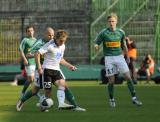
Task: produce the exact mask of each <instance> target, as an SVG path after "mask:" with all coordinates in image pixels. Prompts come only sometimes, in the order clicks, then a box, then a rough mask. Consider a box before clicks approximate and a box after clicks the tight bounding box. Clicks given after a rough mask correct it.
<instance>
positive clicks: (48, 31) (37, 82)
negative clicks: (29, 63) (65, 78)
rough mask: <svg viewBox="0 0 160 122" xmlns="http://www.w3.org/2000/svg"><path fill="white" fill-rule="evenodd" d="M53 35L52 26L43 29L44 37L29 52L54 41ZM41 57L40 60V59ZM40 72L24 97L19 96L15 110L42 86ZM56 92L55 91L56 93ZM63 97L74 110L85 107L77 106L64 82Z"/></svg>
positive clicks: (65, 105) (62, 106) (19, 108)
mask: <svg viewBox="0 0 160 122" xmlns="http://www.w3.org/2000/svg"><path fill="white" fill-rule="evenodd" d="M53 36H54V31H53V29H52V28H47V29H46V31H45V35H44V39H40V40H38V41H37V42H36V43H35V44H34V45H33V47H32V48H31V52H36V51H37V50H38V49H39V48H41V47H42V46H43V45H44V44H46V43H47V42H48V43H52V42H54V40H53ZM39 56H40V64H42V62H43V59H42V58H41V57H42V55H39ZM30 57H32V54H30ZM41 59H42V60H41ZM41 77H42V74H40V79H39V78H38V80H35V82H34V86H33V88H32V90H30V91H28V92H27V93H26V94H25V95H24V97H22V98H21V100H20V101H19V102H18V103H17V111H20V110H21V108H22V106H23V103H24V102H25V101H26V100H28V99H29V98H30V97H32V96H34V95H35V94H36V93H37V92H38V91H39V89H40V88H42V81H41V80H42V78H41ZM55 85H56V86H59V85H57V84H55ZM58 92H60V90H58ZM58 92H57V93H58ZM64 92H65V98H66V100H67V101H68V102H70V103H71V104H72V105H73V106H74V110H76V111H85V109H83V108H80V107H79V106H78V104H77V103H76V101H75V98H74V96H73V94H72V93H71V91H70V89H69V88H68V86H67V85H66V84H65V90H64ZM67 107H71V105H68V104H65V103H64V102H63V104H62V103H61V104H59V108H67Z"/></svg>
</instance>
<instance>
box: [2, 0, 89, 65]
mask: <svg viewBox="0 0 160 122" xmlns="http://www.w3.org/2000/svg"><path fill="white" fill-rule="evenodd" d="M90 2H91V0H0V15H1V16H0V65H2V64H16V63H17V60H18V58H19V52H18V47H19V43H20V41H21V39H22V37H24V36H25V27H26V26H28V25H29V24H31V25H34V26H35V27H36V37H37V38H40V37H42V36H43V32H44V29H45V28H46V27H48V26H50V27H53V28H54V29H55V30H57V29H65V30H66V31H68V32H69V39H68V40H69V41H67V45H69V46H68V48H67V49H66V50H67V52H68V53H66V54H65V56H66V57H67V58H68V59H69V60H71V61H72V60H74V58H76V59H77V60H78V61H79V62H80V61H81V62H87V60H88V59H89V58H88V57H89V56H88V55H89V52H86V51H85V50H88V49H85V50H84V51H85V52H86V53H85V54H84V51H81V50H82V49H83V48H88V43H86V45H85V46H79V45H81V43H83V42H82V41H83V40H84V41H86V42H87V41H88V38H89V35H88V33H89V32H88V31H89V29H88V28H89V26H88V23H89V22H88V21H89V19H88V18H90V17H89V11H90ZM72 40H73V41H72ZM77 45H78V48H77ZM73 50H74V51H73ZM73 57H74V58H73ZM74 62H76V61H74Z"/></svg>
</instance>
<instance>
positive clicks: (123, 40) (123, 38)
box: [120, 29, 126, 49]
mask: <svg viewBox="0 0 160 122" xmlns="http://www.w3.org/2000/svg"><path fill="white" fill-rule="evenodd" d="M120 33H121V48H122V49H124V45H126V41H125V32H124V31H123V30H122V29H120Z"/></svg>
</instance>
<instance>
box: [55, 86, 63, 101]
mask: <svg viewBox="0 0 160 122" xmlns="http://www.w3.org/2000/svg"><path fill="white" fill-rule="evenodd" d="M64 90H65V87H62V86H60V87H59V88H58V90H57V99H58V103H59V104H60V103H64V101H65V93H64Z"/></svg>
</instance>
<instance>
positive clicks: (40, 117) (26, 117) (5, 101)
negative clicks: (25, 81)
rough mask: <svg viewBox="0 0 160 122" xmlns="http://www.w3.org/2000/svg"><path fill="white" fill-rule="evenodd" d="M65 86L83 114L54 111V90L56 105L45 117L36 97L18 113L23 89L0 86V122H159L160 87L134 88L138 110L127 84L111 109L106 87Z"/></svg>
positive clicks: (117, 89)
mask: <svg viewBox="0 0 160 122" xmlns="http://www.w3.org/2000/svg"><path fill="white" fill-rule="evenodd" d="M68 84H69V86H70V88H71V90H72V92H73V93H74V95H75V97H76V100H77V102H78V103H79V104H80V106H82V107H84V108H86V109H87V111H86V112H77V111H72V110H63V111H62V110H57V99H56V91H55V89H56V88H55V87H54V88H53V89H54V90H53V100H54V102H55V104H54V106H53V107H52V108H51V109H50V111H49V112H48V113H43V112H40V111H39V108H37V107H36V103H37V100H38V99H37V98H36V97H33V98H31V99H30V100H29V101H27V102H26V103H25V105H24V107H23V110H22V111H21V112H17V111H16V109H15V104H16V102H17V100H18V97H19V93H20V90H21V89H22V86H17V87H13V86H11V85H10V84H9V83H6V82H2V83H0V122H160V85H155V84H147V85H146V84H138V85H136V91H137V94H138V98H139V99H140V100H141V101H142V102H143V106H141V107H137V106H135V105H133V104H132V103H131V99H130V94H129V92H128V89H127V86H126V84H122V85H116V87H115V98H116V103H117V106H116V108H110V107H109V105H108V94H107V90H106V85H99V84H98V82H96V81H70V82H68Z"/></svg>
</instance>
